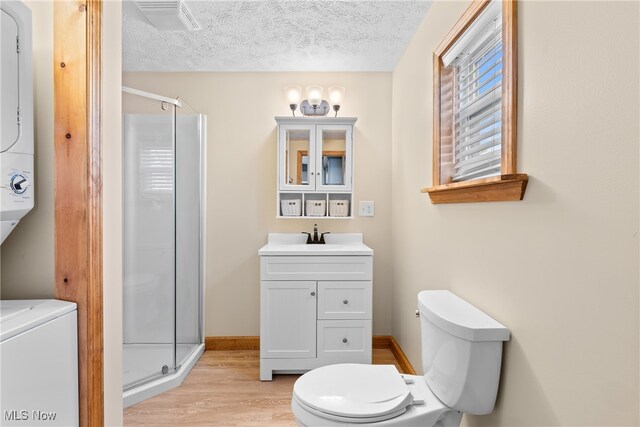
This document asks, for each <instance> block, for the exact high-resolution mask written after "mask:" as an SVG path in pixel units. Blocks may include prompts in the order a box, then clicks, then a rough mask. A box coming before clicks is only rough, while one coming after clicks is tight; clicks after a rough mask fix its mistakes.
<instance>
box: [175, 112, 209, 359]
mask: <svg viewBox="0 0 640 427" xmlns="http://www.w3.org/2000/svg"><path fill="white" fill-rule="evenodd" d="M202 132H204V116H203V115H201V114H198V113H196V112H195V111H193V110H191V108H190V107H189V106H188V105H186V104H183V106H182V108H180V109H178V111H177V114H176V175H175V179H176V181H175V182H176V192H175V196H176V205H175V206H176V212H175V215H176V252H175V255H176V259H175V264H176V282H175V286H176V289H175V295H176V307H175V312H176V329H175V330H176V337H175V339H176V368H179V367H180V366H182V365H183V364H184V363H185V361H186V359H187V358H188V357H189V355H191V354H192V353H193V351H194V350H195V349H196V347H197V346H198V345H200V344H201V343H202V341H203V339H202V335H203V331H202V319H201V307H202V297H203V296H202V286H201V283H202V280H203V278H202V277H201V272H202V266H201V264H200V263H201V262H202V256H201V251H202V238H201V236H202V234H203V233H202V230H201V229H200V224H201V222H202V221H201V218H200V216H201V212H202V209H201V208H202V206H201V203H202V187H201V183H202V182H203V179H202V175H203V170H202V169H203V168H202V164H201V162H202V159H204V156H203V155H202V154H203V153H201V150H202V149H203V146H202V141H203V137H204V135H203V134H202Z"/></svg>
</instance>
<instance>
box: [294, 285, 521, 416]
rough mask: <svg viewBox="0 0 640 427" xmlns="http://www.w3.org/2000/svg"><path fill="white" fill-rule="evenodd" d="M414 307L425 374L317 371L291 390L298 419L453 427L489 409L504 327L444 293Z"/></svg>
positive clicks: (358, 367) (422, 297)
mask: <svg viewBox="0 0 640 427" xmlns="http://www.w3.org/2000/svg"><path fill="white" fill-rule="evenodd" d="M418 307H419V316H420V328H421V338H422V366H423V369H424V372H425V374H424V375H423V376H421V375H404V374H400V373H399V372H398V370H397V369H396V368H395V366H394V365H363V364H337V365H329V366H324V367H321V368H317V369H314V370H312V371H309V372H307V373H306V374H304V375H302V376H301V377H300V378H298V380H297V381H296V383H295V385H294V387H293V397H292V399H291V409H292V410H293V414H294V416H295V418H296V421H297V423H298V424H299V425H301V426H313V427H315V426H335V425H339V426H341V425H345V426H347V425H358V426H365V425H376V426H403V427H411V426H416V427H418V426H420V427H430V426H437V427H450V426H451V427H452V426H459V425H460V421H461V419H462V415H463V414H464V413H467V414H473V415H484V414H489V413H491V412H492V411H493V407H494V405H495V401H496V395H497V392H498V381H499V379H500V366H501V362H502V343H503V341H508V340H509V330H508V329H507V328H505V327H504V326H502V325H501V324H500V323H498V322H496V321H495V320H494V319H492V318H491V317H489V316H488V315H486V314H485V313H483V312H482V311H480V310H478V309H477V308H476V307H474V306H472V305H471V304H469V303H468V302H466V301H464V300H463V299H461V298H459V297H457V296H456V295H454V294H452V293H451V292H449V291H422V292H420V293H419V294H418ZM416 314H418V313H416Z"/></svg>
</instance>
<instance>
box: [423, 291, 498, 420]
mask: <svg viewBox="0 0 640 427" xmlns="http://www.w3.org/2000/svg"><path fill="white" fill-rule="evenodd" d="M418 307H419V310H420V326H421V333H422V368H423V369H424V377H425V379H426V382H427V384H428V385H429V388H430V389H431V391H433V393H434V394H435V395H436V396H437V397H438V399H440V400H441V401H442V402H443V403H444V404H445V405H447V406H448V407H450V408H452V409H455V410H457V411H460V412H464V413H467V414H474V415H483V414H488V413H490V412H491V411H493V407H494V405H495V402H496V396H497V392H498V382H499V380H500V366H501V363H502V342H503V341H508V340H509V330H508V329H507V328H505V327H504V326H502V325H501V324H500V323H498V322H497V321H495V320H494V319H492V318H491V317H489V316H488V315H487V314H485V313H483V312H482V311H480V310H478V309H477V308H476V307H474V306H472V305H471V304H469V303H468V302H466V301H464V300H463V299H461V298H459V297H457V296H456V295H454V294H452V293H451V292H449V291H422V292H420V293H419V294H418Z"/></svg>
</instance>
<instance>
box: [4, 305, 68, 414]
mask: <svg viewBox="0 0 640 427" xmlns="http://www.w3.org/2000/svg"><path fill="white" fill-rule="evenodd" d="M76 331H77V308H76V304H75V303H71V302H66V301H59V300H4V301H0V426H23V427H25V426H41V425H42V426H77V425H78V341H77V332H76Z"/></svg>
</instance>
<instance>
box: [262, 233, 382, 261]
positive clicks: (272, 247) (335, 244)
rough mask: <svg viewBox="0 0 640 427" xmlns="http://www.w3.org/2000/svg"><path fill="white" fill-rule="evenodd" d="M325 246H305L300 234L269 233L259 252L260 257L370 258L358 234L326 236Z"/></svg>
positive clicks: (371, 252)
mask: <svg viewBox="0 0 640 427" xmlns="http://www.w3.org/2000/svg"><path fill="white" fill-rule="evenodd" d="M325 238H326V240H327V243H325V244H313V245H309V244H306V243H305V241H306V239H307V236H306V235H304V234H302V233H269V239H268V243H267V244H266V245H264V246H263V247H262V248H261V249H260V250H259V251H258V254H259V255H260V256H278V255H291V256H322V255H326V256H329V255H332V256H338V255H351V256H355V255H359V256H372V255H373V250H372V249H371V248H370V247H368V246H367V245H365V244H364V243H363V242H362V234H360V233H340V234H328V235H326V236H325Z"/></svg>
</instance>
